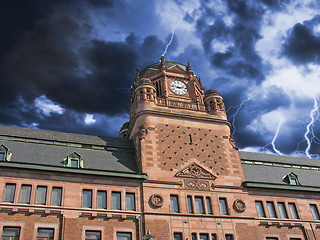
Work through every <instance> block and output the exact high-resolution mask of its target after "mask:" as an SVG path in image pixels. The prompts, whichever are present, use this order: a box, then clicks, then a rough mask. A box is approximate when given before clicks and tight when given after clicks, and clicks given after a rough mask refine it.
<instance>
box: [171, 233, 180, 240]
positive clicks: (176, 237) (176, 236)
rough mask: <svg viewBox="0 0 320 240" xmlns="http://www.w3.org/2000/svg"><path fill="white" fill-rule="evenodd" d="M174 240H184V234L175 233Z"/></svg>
mask: <svg viewBox="0 0 320 240" xmlns="http://www.w3.org/2000/svg"><path fill="white" fill-rule="evenodd" d="M173 239H174V240H182V233H174V234H173Z"/></svg>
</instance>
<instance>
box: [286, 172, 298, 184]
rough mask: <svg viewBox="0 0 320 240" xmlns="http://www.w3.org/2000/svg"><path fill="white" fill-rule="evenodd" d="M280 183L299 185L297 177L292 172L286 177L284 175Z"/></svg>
mask: <svg viewBox="0 0 320 240" xmlns="http://www.w3.org/2000/svg"><path fill="white" fill-rule="evenodd" d="M282 181H283V182H285V183H287V184H291V185H300V182H299V179H298V175H297V174H295V173H293V172H291V173H289V174H288V175H285V176H284V177H283V178H282Z"/></svg>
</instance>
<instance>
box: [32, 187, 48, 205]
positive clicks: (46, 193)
mask: <svg viewBox="0 0 320 240" xmlns="http://www.w3.org/2000/svg"><path fill="white" fill-rule="evenodd" d="M39 188H44V189H45V190H46V191H45V196H44V203H39V202H38V196H39V194H38V190H39ZM47 199H48V187H47V186H43V185H38V186H37V188H36V199H35V204H37V205H47Z"/></svg>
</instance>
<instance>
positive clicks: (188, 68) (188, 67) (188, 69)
mask: <svg viewBox="0 0 320 240" xmlns="http://www.w3.org/2000/svg"><path fill="white" fill-rule="evenodd" d="M190 70H191V67H190V62H189V61H188V66H187V72H190Z"/></svg>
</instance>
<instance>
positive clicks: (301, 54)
mask: <svg viewBox="0 0 320 240" xmlns="http://www.w3.org/2000/svg"><path fill="white" fill-rule="evenodd" d="M319 23H320V15H318V16H316V17H314V18H313V19H311V20H310V21H305V22H303V23H302V24H301V23H297V24H296V25H295V26H294V27H293V28H292V29H291V30H290V32H289V35H288V37H287V39H286V42H285V43H284V44H283V51H284V54H285V55H286V56H287V57H289V58H290V59H291V60H292V61H293V62H294V63H297V64H304V63H308V62H315V63H317V64H319V62H320V37H319V36H316V35H315V34H314V33H313V29H312V28H313V26H314V25H315V24H319Z"/></svg>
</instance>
